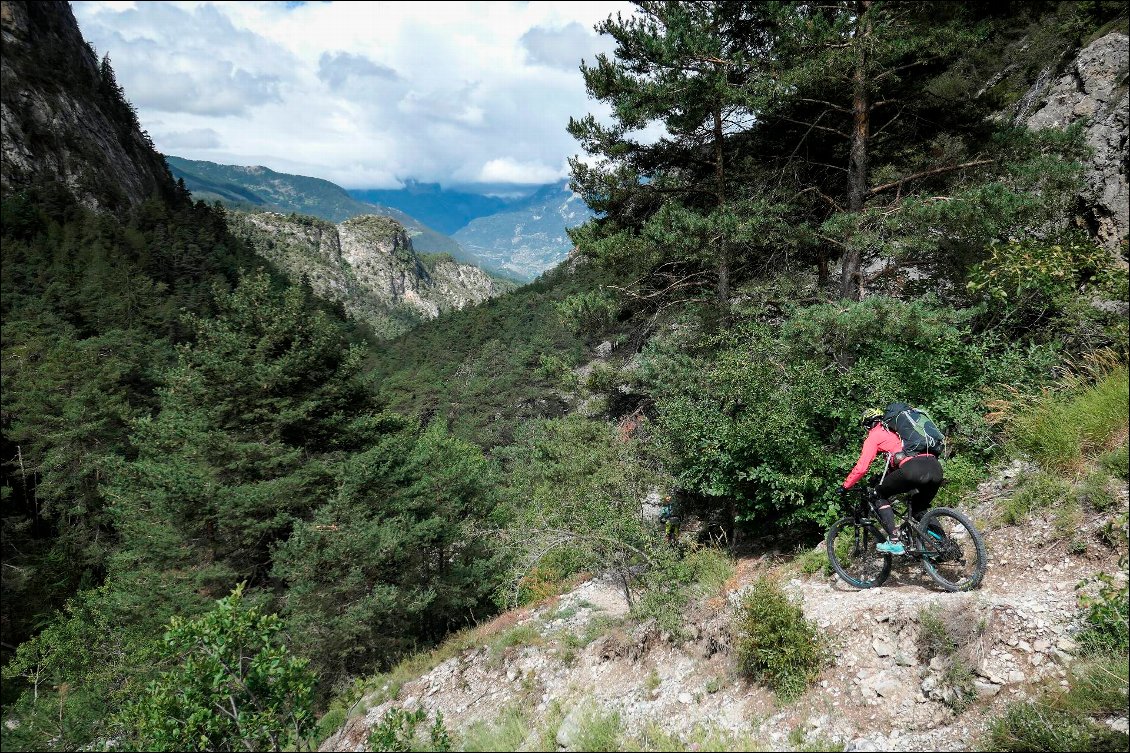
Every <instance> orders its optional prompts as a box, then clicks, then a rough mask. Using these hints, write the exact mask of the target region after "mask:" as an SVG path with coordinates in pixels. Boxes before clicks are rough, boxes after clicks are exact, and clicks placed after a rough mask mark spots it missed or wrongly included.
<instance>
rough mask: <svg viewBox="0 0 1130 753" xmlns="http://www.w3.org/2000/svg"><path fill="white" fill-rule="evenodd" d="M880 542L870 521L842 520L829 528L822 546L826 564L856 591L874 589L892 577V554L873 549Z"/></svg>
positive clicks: (880, 539) (877, 533)
mask: <svg viewBox="0 0 1130 753" xmlns="http://www.w3.org/2000/svg"><path fill="white" fill-rule="evenodd" d="M879 541H886V536H882V535H880V532H879V529H878V528H877V527H876V525H875V524H874V523H873V522H872V521H870V520H862V521H857V520H856V519H855V518H852V517H847V518H841V519H840V520H838V521H836V523H835V524H834V525H833V526H832V527H831V528H829V529H828V533H827V535H826V536H825V539H824V544H825V546H826V547H827V548H828V562H829V563H831V565H832V569H833V570H835V571H836V573H837V574H838V575H839V576H840V577H841V578H843V580H844V581H845V582H846V583H848V584H850V585H852V586H855V587H856V588H875V587H876V586H881V585H883V582H884V581H886V580H887V576H889V575H890V574H891V555H889V554H884V553H882V552H879V551H877V550H876V549H875V544H876V543H877V542H879Z"/></svg>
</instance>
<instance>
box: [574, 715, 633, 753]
mask: <svg viewBox="0 0 1130 753" xmlns="http://www.w3.org/2000/svg"><path fill="white" fill-rule="evenodd" d="M623 736H624V722H623V720H622V719H621V718H620V714H619V713H618V712H615V711H613V712H612V713H610V714H602V713H600V712H599V711H596V710H592V709H590V710H589V711H588V712H587V713H585V714H584V715H583V716H582V717H581V724H580V726H579V727H578V729H577V737H576V741H575V744H574V745H573V746H572V747H574V748H575V749H576V750H591V751H614V750H620V741H621V738H622V737H623Z"/></svg>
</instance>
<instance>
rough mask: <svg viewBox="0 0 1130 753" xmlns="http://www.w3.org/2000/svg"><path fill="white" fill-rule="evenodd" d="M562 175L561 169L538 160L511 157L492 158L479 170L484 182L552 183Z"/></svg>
mask: <svg viewBox="0 0 1130 753" xmlns="http://www.w3.org/2000/svg"><path fill="white" fill-rule="evenodd" d="M561 177H563V176H562V174H561V171H560V170H555V169H553V168H552V167H547V166H546V165H543V164H541V163H538V162H533V163H531V162H517V161H515V160H512V159H510V158H509V157H503V158H502V159H492V160H491V161H489V162H487V163H486V164H485V165H483V169H482V170H481V171H480V172H479V180H480V181H482V182H483V183H552V182H553V181H555V180H557V179H559V178H561Z"/></svg>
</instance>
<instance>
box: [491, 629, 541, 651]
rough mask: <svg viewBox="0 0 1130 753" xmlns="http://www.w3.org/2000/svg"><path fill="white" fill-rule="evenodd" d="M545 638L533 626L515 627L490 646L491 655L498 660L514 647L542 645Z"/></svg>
mask: <svg viewBox="0 0 1130 753" xmlns="http://www.w3.org/2000/svg"><path fill="white" fill-rule="evenodd" d="M543 640H544V639H543V638H542V635H541V633H540V632H538V629H537V628H536V627H534V626H533V625H515V626H514V627H512V628H510V629H509V630H507V631H506V632H504V633H502V634H501V635H499V636H498V637H497V638H495V639H494V640H493V641H491V644H490V655H491V657H492V658H495V659H497V658H498V657H500V656H501V655H502V654H503V653H504V652H505V651H506V649H508V648H511V647H512V646H531V645H534V644H538V643H542V642H543Z"/></svg>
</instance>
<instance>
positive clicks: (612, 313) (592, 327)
mask: <svg viewBox="0 0 1130 753" xmlns="http://www.w3.org/2000/svg"><path fill="white" fill-rule="evenodd" d="M555 308H556V309H557V315H558V316H559V317H560V318H561V323H562V324H563V325H564V326H565V327H567V328H569V329H571V330H573V331H574V332H577V333H578V334H594V333H597V332H600V331H601V330H604V329H606V328H607V327H609V326H611V324H612V323H613V322H614V321H615V320H616V315H617V314H618V313H619V310H620V308H619V306H618V305H617V304H616V300H615V299H614V298H613V297H612V296H611V295H610V294H608V293H604V292H602V291H599V290H590V291H586V292H584V293H575V294H573V295H570V296H569V297H567V298H565V299H564V300H563V301H560V302H559V303H557V304H555Z"/></svg>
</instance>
